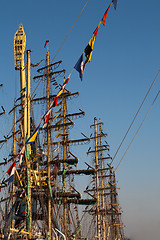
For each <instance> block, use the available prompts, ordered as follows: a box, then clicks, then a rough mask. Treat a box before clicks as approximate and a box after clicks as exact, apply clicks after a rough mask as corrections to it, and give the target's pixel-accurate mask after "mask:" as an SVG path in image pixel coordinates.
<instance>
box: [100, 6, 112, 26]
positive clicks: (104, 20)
mask: <svg viewBox="0 0 160 240" xmlns="http://www.w3.org/2000/svg"><path fill="white" fill-rule="evenodd" d="M111 5H112V2H111V3H110V5H109V7H108V8H107V10H106V11H105V13H104V15H103V18H102V23H103V25H105V23H106V19H107V15H108V11H109V9H110V7H111Z"/></svg>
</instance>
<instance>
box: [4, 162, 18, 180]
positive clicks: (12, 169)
mask: <svg viewBox="0 0 160 240" xmlns="http://www.w3.org/2000/svg"><path fill="white" fill-rule="evenodd" d="M15 166H16V159H15V160H14V162H13V163H12V165H11V166H10V167H9V168H8V170H7V172H6V173H8V175H9V176H10V178H9V181H8V184H9V183H11V182H13V178H14V173H15Z"/></svg>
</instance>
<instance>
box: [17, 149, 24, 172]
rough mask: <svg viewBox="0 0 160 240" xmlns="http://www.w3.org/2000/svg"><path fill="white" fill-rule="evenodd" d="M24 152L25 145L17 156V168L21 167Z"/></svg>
mask: <svg viewBox="0 0 160 240" xmlns="http://www.w3.org/2000/svg"><path fill="white" fill-rule="evenodd" d="M24 150H25V145H24V146H23V147H22V149H21V151H20V153H19V154H18V156H20V158H19V163H18V168H20V167H21V164H22V158H23V155H24Z"/></svg>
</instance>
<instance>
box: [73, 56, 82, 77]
mask: <svg viewBox="0 0 160 240" xmlns="http://www.w3.org/2000/svg"><path fill="white" fill-rule="evenodd" d="M74 68H75V69H76V70H77V71H78V72H79V77H80V79H81V81H82V77H83V53H82V55H81V56H80V58H79V59H78V61H77V63H76V65H75V66H74Z"/></svg>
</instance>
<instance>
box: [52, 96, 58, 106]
mask: <svg viewBox="0 0 160 240" xmlns="http://www.w3.org/2000/svg"><path fill="white" fill-rule="evenodd" d="M58 97H59V96H58ZM58 97H57V96H56V97H55V98H54V100H53V105H52V107H55V106H57V103H58Z"/></svg>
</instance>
